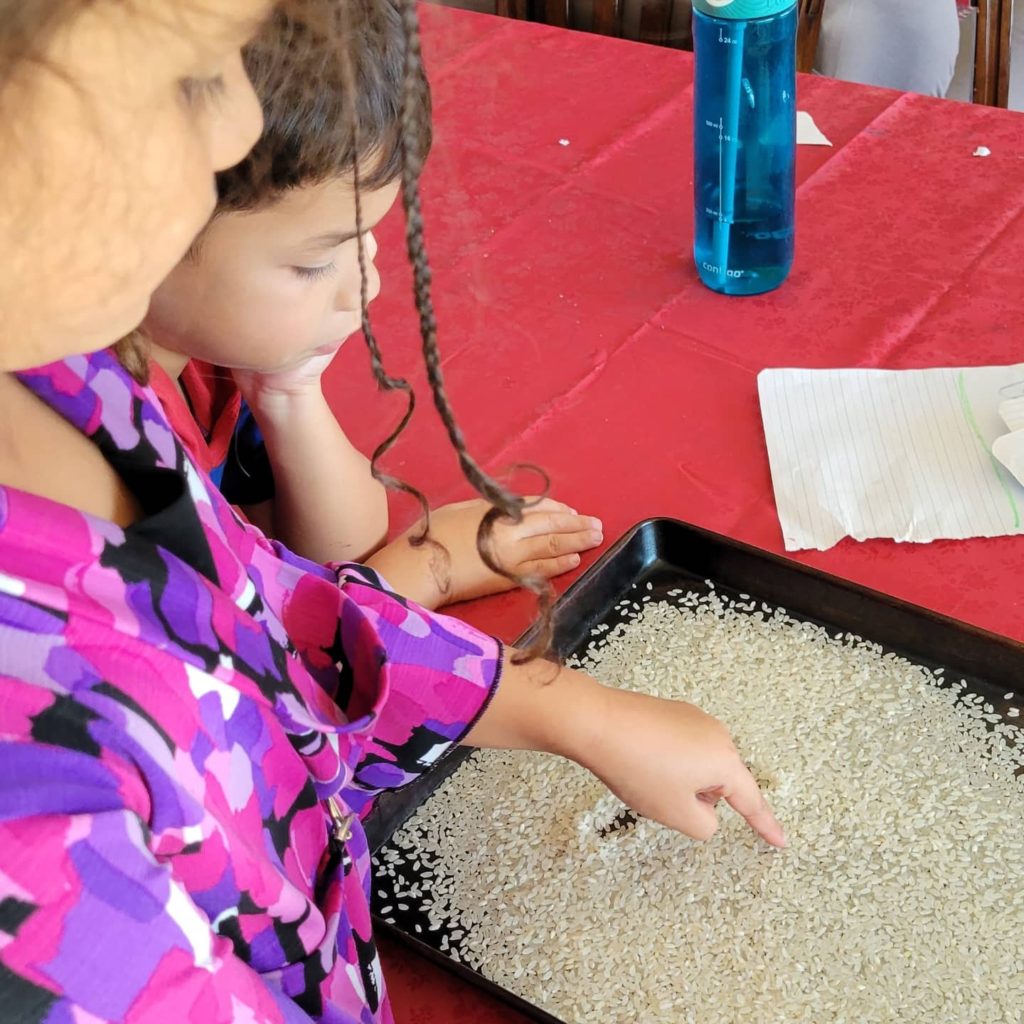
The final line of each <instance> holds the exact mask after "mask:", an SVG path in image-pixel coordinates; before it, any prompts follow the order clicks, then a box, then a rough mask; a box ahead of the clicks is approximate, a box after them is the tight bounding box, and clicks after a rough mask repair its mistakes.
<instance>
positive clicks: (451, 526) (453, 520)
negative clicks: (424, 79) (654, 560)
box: [368, 498, 604, 608]
mask: <svg viewBox="0 0 1024 1024" xmlns="http://www.w3.org/2000/svg"><path fill="white" fill-rule="evenodd" d="M490 507H491V506H490V505H488V504H487V502H486V501H483V500H475V501H462V502H458V503H456V504H453V505H445V506H444V507H443V508H440V509H438V510H437V511H436V512H432V513H431V515H430V536H431V537H432V538H433V539H434V540H436V541H438V542H439V543H440V544H443V545H444V547H445V548H446V549H447V551H448V556H449V557H448V558H447V559H445V558H444V556H443V555H442V553H441V552H439V551H438V550H437V549H436V548H435V547H433V546H432V545H431V544H423V545H421V546H420V547H416V548H414V547H412V546H410V544H409V537H410V535H412V534H413V533H415V531H416V530H417V529H418V527H413V529H412V530H410V531H408V532H407V533H405V534H403V535H402V536H401V537H399V538H398V539H397V540H396V541H393V542H392V543H391V544H389V545H387V547H385V548H383V549H382V550H381V551H378V552H377V554H375V555H373V556H372V557H371V558H370V559H369V563H368V564H369V565H370V566H371V567H372V568H373V569H375V570H376V571H377V572H379V573H380V574H381V575H382V576H384V578H385V579H386V580H387V581H388V583H389V584H390V585H391V586H392V587H394V588H395V590H396V591H398V593H400V594H404V595H405V596H406V597H408V598H410V599H411V600H413V601H415V602H416V603H417V604H421V605H423V606H424V607H425V608H438V607H440V606H441V605H443V604H454V603H455V602H456V601H469V600H471V599H473V598H476V597H483V596H485V595H486V594H497V593H500V592H502V591H505V590H511V589H512V588H513V587H514V586H515V584H514V583H513V582H512V581H511V580H508V579H506V578H505V577H504V576H500V575H498V574H497V573H494V572H492V571H491V570H490V569H489V568H488V567H487V566H486V565H485V564H484V561H483V559H482V558H481V557H480V553H479V552H478V550H477V546H476V538H477V530H478V529H479V527H480V522H481V520H482V519H483V517H484V516H485V515H486V514H487V512H488V510H489V509H490ZM603 540H604V534H603V529H602V526H601V521H600V520H599V519H594V518H592V517H590V516H581V515H579V514H578V513H576V512H575V511H574V510H573V509H571V508H569V506H568V505H563V504H562V503H561V502H560V501H554V500H552V499H551V498H545V499H544V500H543V501H540V502H538V503H537V504H536V505H533V506H531V507H529V508H527V509H524V511H523V518H522V520H521V521H520V522H518V523H513V522H511V521H510V520H508V519H499V520H498V521H497V522H496V523H495V524H494V531H493V533H492V534H491V544H492V551H493V552H494V557H495V559H496V560H497V561H498V563H499V564H500V565H502V566H504V567H505V568H507V569H508V571H509V572H512V573H515V574H517V575H520V576H543V577H545V578H550V577H552V576H558V575H560V574H561V573H563V572H568V571H569V570H570V569H575V568H576V566H577V565H579V564H580V553H581V552H584V551H589V550H590V549H591V548H595V547H597V546H598V545H599V544H600V543H601V542H602V541H603Z"/></svg>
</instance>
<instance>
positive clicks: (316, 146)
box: [144, 0, 603, 608]
mask: <svg viewBox="0 0 1024 1024" xmlns="http://www.w3.org/2000/svg"><path fill="white" fill-rule="evenodd" d="M333 6H334V5H333V2H332V3H325V2H323V0H321V3H320V4H319V7H320V8H321V9H322V10H323V11H327V10H330V9H331V8H332V7H333ZM348 37H349V43H348V46H349V49H350V52H351V54H352V60H351V64H350V65H345V64H344V62H342V61H339V60H338V59H337V52H336V49H337V43H336V41H334V40H332V39H331V38H330V37H329V36H327V35H325V34H321V33H318V32H315V31H313V30H312V29H311V28H310V26H309V25H307V24H305V23H304V22H303V21H301V20H298V19H295V18H291V19H284V18H277V19H274V20H273V21H272V22H271V23H270V24H269V25H268V26H267V28H266V29H265V31H264V32H263V33H261V35H260V36H259V38H258V39H256V40H254V41H253V43H251V44H250V45H249V46H248V47H246V51H245V55H244V56H245V63H246V67H247V69H248V71H249V73H250V76H251V77H252V78H253V81H254V82H255V83H256V86H257V92H258V94H259V95H260V96H261V98H262V99H263V114H264V127H263V135H262V137H261V139H260V141H259V142H258V143H257V146H256V148H255V150H254V151H253V152H252V153H250V154H249V156H248V157H247V158H246V159H245V160H244V161H243V162H242V163H241V164H240V165H239V166H237V167H234V168H232V169H231V170H229V171H225V172H222V173H221V174H220V175H218V193H219V202H218V206H217V210H216V212H215V214H214V217H213V220H212V221H211V222H210V224H209V226H208V227H207V228H206V229H205V230H204V232H203V234H202V237H201V238H200V240H199V241H198V242H197V243H196V244H195V245H194V246H193V247H192V250H191V252H190V253H189V255H188V256H187V257H186V259H184V260H183V261H182V262H181V264H180V265H179V266H178V267H176V268H175V269H174V271H173V272H172V273H171V275H170V277H169V278H168V279H167V281H166V282H164V284H163V285H162V286H161V287H160V288H159V289H158V290H157V292H156V294H155V295H154V297H153V302H152V304H151V307H150V313H149V316H148V317H147V319H146V321H145V324H144V332H145V335H146V337H147V339H148V341H149V343H150V349H149V351H150V355H151V357H152V359H153V360H154V361H155V364H156V365H155V366H153V367H152V379H151V382H152V384H153V387H154V389H155V390H156V392H157V394H158V395H159V396H160V398H161V401H162V403H163V406H164V410H165V412H166V413H167V416H168V419H169V420H170V422H171V425H172V426H173V427H174V428H175V431H176V433H177V434H178V435H179V437H181V438H182V439H183V440H184V441H185V443H186V446H187V447H188V449H189V451H190V453H191V454H192V456H193V457H194V458H195V459H196V460H197V461H198V462H199V464H200V465H201V466H202V467H203V468H204V469H206V470H207V472H209V473H210V475H211V477H213V478H214V480H215V481H216V482H217V484H218V486H219V487H220V489H221V491H222V493H223V494H224V495H225V497H227V498H228V500H229V501H231V502H232V503H233V504H237V505H240V506H242V508H243V511H244V512H245V514H246V515H247V517H248V518H249V520H250V521H251V522H254V523H256V524H257V525H259V526H260V527H261V528H262V529H263V530H264V532H265V533H267V534H268V535H271V536H275V537H277V538H279V539H281V540H282V541H284V542H285V543H286V544H288V546H289V547H290V548H291V549H292V550H294V551H296V552H297V553H298V554H301V555H303V556H304V557H306V558H310V559H312V560H313V561H317V562H329V561H342V560H353V561H365V562H367V563H368V564H369V565H371V566H373V567H375V568H377V569H378V570H379V571H380V572H382V573H383V575H384V576H385V577H386V578H387V580H388V582H389V583H390V584H391V585H392V586H393V587H394V588H395V589H396V590H397V591H398V592H399V593H401V594H404V595H406V596H407V597H410V598H412V599H413V600H415V601H417V602H418V603H420V604H422V605H424V606H425V607H428V608H437V607H439V606H440V605H442V604H445V603H451V602H453V601H458V600H464V599H467V598H471V597H479V596H482V595H483V594H487V593H493V592H495V591H497V590H504V589H506V588H507V587H508V586H510V585H511V584H510V581H509V580H508V579H506V578H505V577H503V576H500V575H497V574H496V573H494V572H492V571H491V570H490V569H488V567H487V566H486V565H485V564H484V562H483V561H482V559H481V557H480V555H479V554H478V551H477V543H476V542H477V532H478V528H479V526H480V522H481V519H482V518H483V516H484V514H485V513H486V512H487V510H488V508H489V506H488V505H487V503H486V502H483V501H475V502H464V503H461V504H458V505H452V506H448V507H446V508H443V509H441V510H439V511H436V512H434V513H433V514H432V515H431V520H430V535H431V537H432V538H433V539H435V540H436V541H438V542H440V544H441V545H442V546H443V548H444V549H445V550H446V551H447V552H448V555H449V557H447V558H445V557H443V556H439V553H438V548H436V547H434V546H432V545H426V544H424V545H419V546H413V545H411V544H410V543H409V542H408V539H406V538H401V539H400V540H399V541H397V542H395V543H393V544H391V545H389V546H388V547H386V548H385V549H384V550H383V551H379V552H376V553H375V554H374V552H375V551H376V549H377V548H379V547H380V545H381V542H382V540H383V538H384V536H385V535H386V533H387V522H388V517H387V504H386V500H385V495H384V489H383V487H382V486H381V484H379V483H378V482H377V480H375V479H374V477H373V476H372V475H371V472H370V464H369V462H368V461H367V459H365V458H364V457H363V456H362V455H361V454H360V453H359V452H357V451H356V450H355V449H354V448H353V447H352V445H351V444H350V443H349V441H348V439H347V438H346V437H345V434H344V433H343V432H342V430H341V428H340V427H339V425H338V423H337V421H336V420H335V418H334V416H333V414H332V412H331V410H330V409H329V408H328V406H327V403H326V401H325V399H324V396H323V392H322V389H321V384H320V376H321V374H322V373H323V372H324V370H325V369H326V368H327V366H328V365H329V364H330V362H331V360H332V358H333V357H334V355H335V353H336V351H337V349H338V348H339V347H340V345H341V344H342V343H343V342H344V341H345V340H346V338H347V337H348V336H349V335H350V334H351V333H352V332H354V331H358V330H359V328H360V325H361V320H362V310H363V302H362V298H363V294H362V292H363V274H362V273H361V266H360V256H361V255H362V269H365V271H366V300H367V302H369V301H371V300H372V299H373V298H375V297H376V294H377V292H378V291H379V290H380V277H379V275H378V274H377V272H376V269H375V268H374V265H373V258H374V255H375V254H376V250H377V243H376V240H375V238H374V235H373V230H374V228H375V227H376V225H377V224H378V223H379V222H380V220H381V219H382V218H383V217H384V216H385V215H386V214H387V212H388V211H389V210H390V209H391V206H392V204H393V203H394V201H395V198H396V196H397V193H398V176H399V174H400V172H401V160H400V147H401V132H400V116H401V99H402V96H401V90H402V60H403V54H404V40H403V36H402V28H401V22H400V20H399V15H398V11H397V9H396V8H395V7H394V4H393V3H392V2H391V0H363V2H360V3H358V4H352V5H351V9H350V10H349V17H348ZM296 38H300V39H302V40H303V41H304V42H305V43H306V45H305V46H304V47H303V51H302V52H303V58H304V59H305V61H306V67H305V68H299V67H296V66H295V63H294V61H290V62H289V64H288V65H283V64H282V62H281V56H280V55H281V52H282V48H283V45H284V41H285V40H295V39H296ZM349 76H350V77H351V80H352V86H351V89H349V88H346V82H345V79H346V77H349ZM282 77H283V78H284V79H285V81H283V82H282ZM427 95H428V94H427V93H426V92H425V91H424V92H423V93H422V98H423V99H424V100H426V98H427ZM350 104H351V106H352V108H353V112H354V117H353V116H350V113H349V105H350ZM428 114H429V111H428V109H427V104H426V103H425V102H424V103H421V106H420V108H419V109H418V115H419V116H422V118H423V120H424V122H427V119H428ZM428 144H429V133H425V134H424V138H423V150H424V152H423V153H422V154H421V155H422V156H425V155H426V154H425V150H426V147H427V145H428ZM357 170H358V172H359V174H360V186H361V187H360V201H361V209H360V210H359V211H358V214H359V216H358V217H357V209H356V189H355V176H356V173H357ZM357 219H358V220H359V221H360V223H359V225H358V226H357V223H356V222H357ZM359 229H361V232H360V230H359ZM360 235H361V237H360ZM371 341H372V335H371ZM196 357H198V358H196ZM226 367H230V368H231V370H225V369H224V368H226ZM381 376H382V375H381ZM383 380H384V382H385V383H386V382H387V378H386V377H384V378H383ZM602 540H603V534H602V532H601V522H600V520H597V519H594V518H591V517H586V516H580V515H577V514H576V513H575V512H574V511H573V510H572V509H570V508H568V507H567V506H565V505H563V504H561V503H558V502H554V501H550V500H548V501H544V502H541V503H539V504H537V505H535V506H533V507H531V508H529V509H527V510H525V512H524V515H523V517H522V519H521V520H520V521H519V522H513V521H511V520H505V521H502V522H501V523H499V524H497V526H496V528H495V531H494V534H493V549H492V550H493V553H494V556H495V558H496V559H497V561H498V562H499V563H500V564H502V565H503V566H504V567H505V568H507V569H508V570H510V573H511V574H513V575H517V576H519V575H540V576H543V577H548V576H553V575H557V574H558V573H561V572H564V571H566V570H568V569H572V568H575V567H576V566H577V565H578V564H579V561H580V558H579V553H580V552H582V551H586V550H587V549H589V548H592V547H594V546H596V545H597V544H600V543H601V541H602ZM370 555H372V557H368V556H370Z"/></svg>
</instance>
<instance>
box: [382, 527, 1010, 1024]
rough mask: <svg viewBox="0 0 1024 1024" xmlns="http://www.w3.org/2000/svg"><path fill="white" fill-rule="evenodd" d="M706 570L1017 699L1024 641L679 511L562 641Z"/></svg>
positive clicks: (454, 766)
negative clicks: (703, 525) (632, 596)
mask: <svg viewBox="0 0 1024 1024" xmlns="http://www.w3.org/2000/svg"><path fill="white" fill-rule="evenodd" d="M706 581H711V582H712V583H713V584H714V586H715V589H716V590H717V591H719V592H720V593H722V594H724V595H725V596H728V597H733V598H735V597H738V596H739V595H740V594H743V595H749V596H750V597H752V598H756V599H757V601H758V602H764V603H767V604H769V605H777V606H780V607H782V608H785V609H786V611H787V612H788V613H789V614H790V615H791V616H793V617H794V618H797V619H803V620H806V621H809V622H813V623H816V624H818V625H822V626H826V627H827V628H828V629H829V630H830V631H832V632H844V633H855V634H857V635H858V636H861V637H864V638H865V639H867V640H871V641H873V642H874V643H877V644H880V645H881V646H882V647H883V648H885V649H886V650H887V651H892V652H894V653H896V654H900V655H902V656H903V657H906V658H908V659H910V660H911V661H913V662H916V663H917V664H919V665H924V666H926V667H928V668H933V669H934V668H944V669H945V670H946V675H947V678H955V679H956V680H959V679H963V680H964V681H965V682H966V684H967V688H968V690H970V691H973V692H975V693H978V694H980V695H981V696H982V697H984V699H985V700H986V701H988V702H989V703H991V704H992V705H993V706H994V708H995V709H996V710H997V711H999V712H1000V713H1001V714H1003V715H1004V716H1005V715H1006V711H1007V709H1008V707H1009V705H1010V704H1011V703H1012V701H1007V700H1005V699H1004V696H1005V694H1006V693H1008V692H1012V691H1015V690H1018V688H1021V687H1024V644H1021V643H1018V642H1017V641H1015V640H1010V639H1008V638H1006V637H1002V636H998V635H996V634H994V633H989V632H986V631H985V630H981V629H978V628H976V627H974V626H970V625H968V624H966V623H963V622H958V621H957V620H956V619H951V618H949V617H947V616H944V615H939V614H938V613H936V612H932V611H929V610H928V609H925V608H920V607H918V606H916V605H911V604H907V603H906V602H904V601H899V600H897V599H896V598H893V597H890V596H889V595H887V594H883V593H881V592H879V591H875V590H869V589H867V588H866V587H860V586H857V585H856V584H854V583H850V582H848V581H846V580H843V579H840V578H839V577H836V576H832V575H829V574H828V573H824V572H821V571H819V570H817V569H812V568H809V567H808V566H804V565H801V564H799V563H797V562H794V561H792V560H790V559H787V558H782V557H780V556H778V555H774V554H771V553H769V552H766V551H762V550H760V549H759V548H755V547H751V546H750V545H748V544H742V543H740V542H739V541H735V540H732V539H731V538H729V537H723V536H721V535H720V534H716V533H711V532H709V531H708V530H703V529H700V528H699V527H696V526H691V525H689V524H687V523H683V522H679V521H678V520H675V519H648V520H645V521H644V522H641V523H638V524H637V525H636V526H634V527H633V528H632V529H631V530H630V531H629V532H628V533H627V534H626V535H625V536H624V537H622V538H621V539H620V540H619V541H617V542H616V543H615V544H614V545H613V546H612V547H611V548H610V549H609V550H608V551H607V552H606V553H605V554H604V555H603V556H602V557H601V558H600V559H599V561H598V562H596V563H595V564H594V565H593V566H592V567H591V568H590V569H589V570H588V571H587V572H586V573H585V574H584V575H583V576H581V577H580V578H579V579H578V580H577V581H576V583H574V584H573V586H572V587H570V588H569V589H568V590H567V591H566V593H565V594H564V595H563V596H562V598H561V600H560V601H559V602H558V605H557V606H556V612H555V615H556V617H555V640H554V648H555V650H556V652H557V653H558V654H559V655H560V656H562V657H570V656H571V655H573V654H579V653H581V652H582V651H583V649H584V648H585V647H586V645H587V643H588V642H589V641H590V639H591V633H592V630H593V629H594V627H595V626H597V625H598V624H600V623H607V624H609V625H611V626H614V625H616V624H617V623H618V622H621V621H623V620H624V619H626V618H628V617H629V614H628V612H627V611H619V610H617V609H616V607H615V606H616V605H617V604H618V603H619V602H620V601H621V600H622V599H623V598H624V597H626V596H627V594H629V593H630V591H631V590H632V589H633V587H634V586H637V587H639V588H642V590H643V593H644V596H647V595H650V597H651V598H652V600H658V599H664V598H667V595H668V591H669V590H674V589H676V588H679V587H685V588H686V589H687V590H690V591H698V592H705V591H706V590H707V589H708V588H707V582H706ZM648 583H649V584H651V589H648V588H647V584H648ZM524 639H525V638H524ZM1014 699H1015V700H1016V701H1017V702H1018V703H1019V702H1020V700H1021V699H1022V698H1021V697H1020V696H1017V697H1015V698H1014ZM1007 720H1008V721H1009V719H1007ZM471 753H472V751H471V750H470V749H469V748H457V749H456V750H454V751H453V752H452V753H451V754H450V755H449V756H448V757H446V758H444V759H443V760H442V761H441V762H439V763H438V764H437V765H436V766H435V767H434V769H432V770H431V771H430V772H428V773H427V774H425V775H423V776H421V777H420V778H419V779H418V780H417V781H416V782H414V783H412V784H411V785H409V786H406V787H405V788H404V789H402V790H399V791H397V792H394V793H387V794H384V795H382V796H381V797H380V798H379V800H378V801H377V805H376V807H375V809H374V811H373V813H372V814H371V815H370V817H369V818H368V820H367V833H368V836H369V840H370V845H371V849H373V850H374V851H376V850H378V849H379V848H380V847H381V846H383V845H384V844H385V843H386V842H387V840H388V839H389V838H390V836H391V835H392V834H393V833H394V832H395V831H396V830H397V829H398V828H400V827H401V825H402V824H403V823H404V822H405V821H406V819H407V818H409V817H410V816H411V815H412V814H413V813H414V812H415V811H416V809H417V808H418V807H420V805H422V804H423V803H425V802H426V801H427V800H428V799H429V798H430V796H431V795H432V794H433V792H434V791H435V790H436V789H437V787H438V786H439V785H440V784H441V783H442V782H443V781H444V780H445V779H446V778H447V777H448V776H449V775H451V774H452V773H453V772H455V771H456V770H458V767H459V765H460V764H461V763H462V762H463V761H464V760H465V759H466V757H468V756H469V755H470V754H471ZM377 888H378V886H377V885H376V884H375V885H374V891H375V893H376V890H377ZM377 899H378V897H376V896H375V901H376V900H377ZM394 902H397V901H392V903H394ZM376 905H377V906H380V905H382V904H380V903H379V902H378V903H377V904H376ZM391 916H393V918H394V920H395V922H396V923H395V924H388V923H386V922H384V921H383V920H382V919H380V918H379V917H377V918H376V926H377V928H378V929H379V930H380V931H382V932H385V933H387V934H389V935H391V936H392V937H393V938H396V939H398V940H399V941H401V942H403V943H404V944H406V945H408V946H409V947H411V948H412V949H414V950H415V951H416V952H418V953H419V954H421V955H423V956H425V957H427V958H428V959H430V960H433V961H435V962H437V963H440V964H442V965H443V966H444V967H445V968H446V969H448V970H451V971H453V972H455V973H456V974H458V975H459V976H460V977H462V978H464V979H466V980H467V981H469V982H471V983H472V984H475V985H478V986H480V987H482V988H484V989H485V990H486V991H488V992H490V993H491V994H493V995H495V996H497V997H498V998H500V999H502V1000H503V1001H505V1002H507V1003H509V1004H511V1005H512V1006H514V1007H516V1008H517V1009H519V1010H520V1011H522V1012H523V1013H524V1014H525V1015H526V1016H527V1017H529V1018H530V1019H532V1020H535V1021H541V1022H543V1024H564V1022H562V1021H561V1020H559V1019H558V1018H557V1017H553V1016H552V1015H551V1014H549V1013H547V1012H545V1011H544V1010H541V1009H540V1008H539V1007H536V1006H534V1005H533V1004H531V1003H528V1002H526V1001H524V1000H523V999H521V998H519V997H518V996H516V995H514V994H513V993H511V992H509V991H507V990H506V989H503V988H501V987H499V986H497V985H495V984H494V983H492V982H490V981H488V980H487V979H486V978H484V977H483V976H482V975H480V974H479V973H477V972H476V971H474V970H472V969H471V968H469V967H467V966H466V965H465V964H462V963H459V962H456V961H455V960H452V959H451V958H450V957H449V956H447V955H445V954H444V953H443V952H441V950H440V948H439V943H440V939H441V934H442V933H440V932H433V933H431V932H428V930H427V928H426V927H425V920H423V919H422V918H420V917H419V916H418V914H417V911H416V908H415V907H413V906H411V907H410V910H409V911H406V912H399V911H393V912H392V915H391ZM417 925H419V926H420V929H421V932H420V933H417V931H416V926H417ZM434 943H438V945H434Z"/></svg>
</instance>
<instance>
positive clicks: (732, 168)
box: [693, 0, 797, 295]
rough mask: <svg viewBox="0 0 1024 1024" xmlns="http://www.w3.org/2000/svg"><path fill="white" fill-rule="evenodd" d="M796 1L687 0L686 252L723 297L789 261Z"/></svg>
mask: <svg viewBox="0 0 1024 1024" xmlns="http://www.w3.org/2000/svg"><path fill="white" fill-rule="evenodd" d="M796 27H797V4H796V3H795V0H693V49H694V59H695V62H696V68H695V73H694V96H693V113H694V122H693V125H694V127H693V156H694V173H693V194H694V243H693V256H694V259H695V261H696V263H697V273H698V274H700V278H701V280H702V281H703V282H704V283H705V284H706V285H707V286H708V287H709V288H711V289H713V290H714V291H716V292H724V293H725V294H726V295H758V294H760V293H761V292H767V291H771V289H773V288H777V287H778V286H779V285H780V284H782V282H783V281H784V280H785V279H786V275H787V274H788V273H789V268H790V266H792V263H793V226H794V225H793V205H794V198H795V180H796V177H795V164H796V95H795V94H796Z"/></svg>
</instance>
